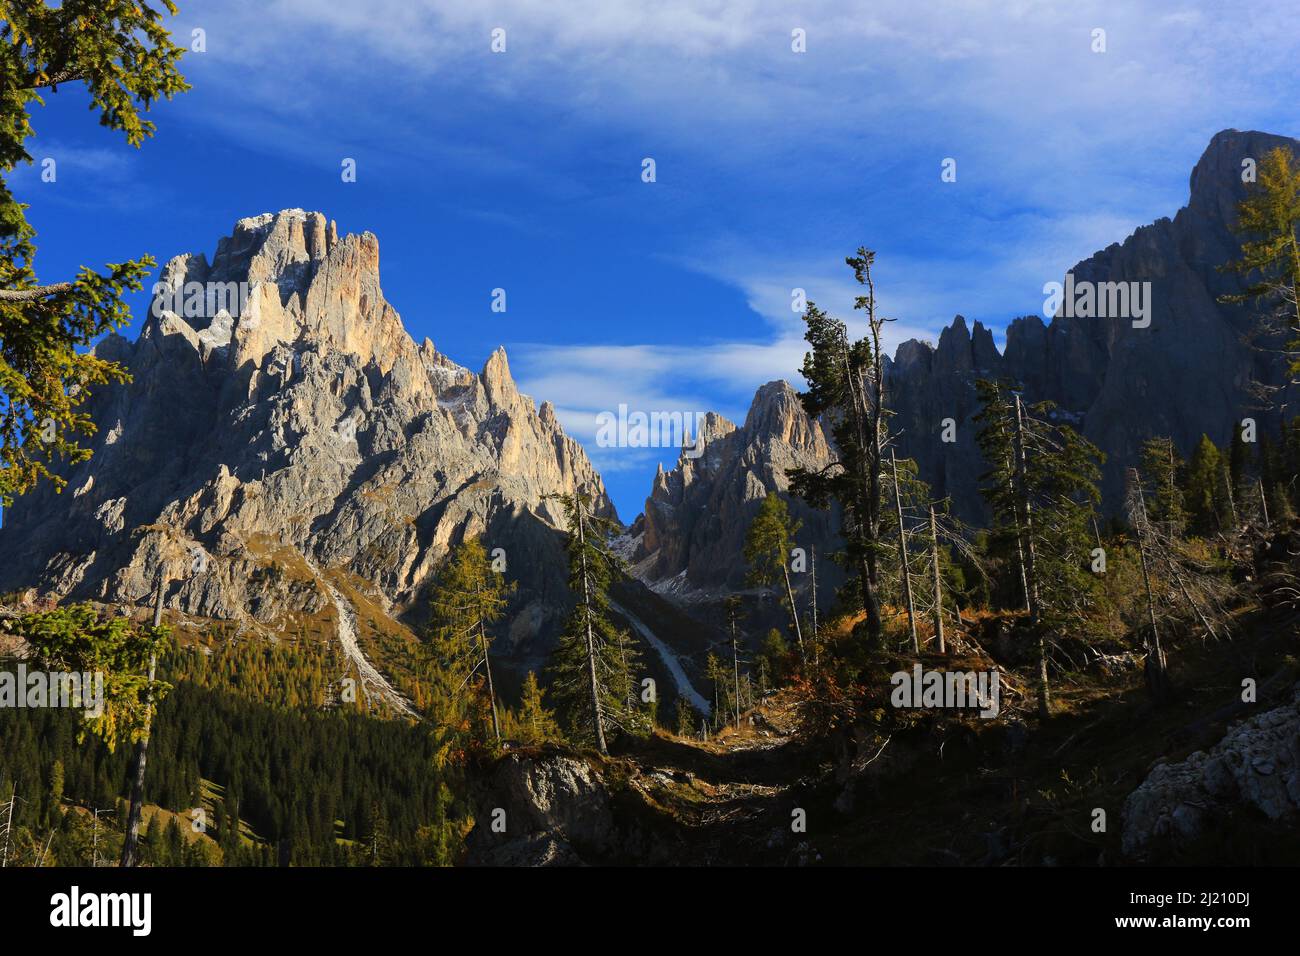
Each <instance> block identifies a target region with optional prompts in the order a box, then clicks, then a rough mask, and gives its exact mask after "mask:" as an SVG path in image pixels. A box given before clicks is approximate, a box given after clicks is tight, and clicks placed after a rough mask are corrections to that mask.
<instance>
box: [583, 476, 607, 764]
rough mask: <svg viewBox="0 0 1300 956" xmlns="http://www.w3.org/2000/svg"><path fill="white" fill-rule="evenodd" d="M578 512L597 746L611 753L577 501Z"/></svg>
mask: <svg viewBox="0 0 1300 956" xmlns="http://www.w3.org/2000/svg"><path fill="white" fill-rule="evenodd" d="M575 503H576V505H577V508H576V509H575V510H576V511H577V513H578V552H579V554H581V555H582V605H583V609H584V611H585V614H584V617H585V618H586V621H587V670H588V673H589V674H590V676H591V718H592V724H593V725H594V729H595V732H596V747H597V749H599V750H600V752H601V753H603V754H608V753H609V748H608V747H607V746H606V745H605V718H604V714H602V713H601V709H600V681H599V680H598V679H597V677H596V634H595V631H594V630H593V629H592V626H591V587H590V584H589V583H588V581H587V531H586V526H585V524H584V522H583V517H584V514H583V505H582V502H581V501H576V502H575Z"/></svg>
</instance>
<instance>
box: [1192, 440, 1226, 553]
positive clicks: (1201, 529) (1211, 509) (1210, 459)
mask: <svg viewBox="0 0 1300 956" xmlns="http://www.w3.org/2000/svg"><path fill="white" fill-rule="evenodd" d="M1224 467H1225V466H1224V461H1223V455H1222V454H1221V453H1220V451H1219V448H1218V446H1217V445H1215V444H1214V442H1212V441H1210V438H1209V436H1208V435H1202V436H1201V440H1200V441H1199V442H1197V444H1196V450H1195V451H1194V452H1193V453H1192V459H1191V461H1190V462H1189V463H1188V465H1187V492H1186V498H1187V509H1188V511H1189V513H1190V518H1191V521H1190V525H1191V530H1192V531H1193V533H1195V534H1199V535H1204V536H1209V535H1213V534H1215V533H1216V532H1219V531H1224V530H1227V529H1228V527H1229V517H1228V510H1229V509H1228V502H1227V500H1226V497H1225V491H1226V490H1227V482H1226V481H1225V480H1224Z"/></svg>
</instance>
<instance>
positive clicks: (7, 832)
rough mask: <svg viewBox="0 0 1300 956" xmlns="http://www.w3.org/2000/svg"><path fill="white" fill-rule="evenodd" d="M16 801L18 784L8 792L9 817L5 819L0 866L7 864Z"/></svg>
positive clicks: (12, 833)
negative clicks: (3, 845)
mask: <svg viewBox="0 0 1300 956" xmlns="http://www.w3.org/2000/svg"><path fill="white" fill-rule="evenodd" d="M17 802H18V784H16V783H15V784H14V785H13V791H12V792H11V793H10V794H9V812H8V816H9V819H8V820H6V821H5V848H4V854H3V855H0V867H7V866H8V865H9V841H10V840H12V839H13V835H14V804H15V803H17Z"/></svg>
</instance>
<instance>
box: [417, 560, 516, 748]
mask: <svg viewBox="0 0 1300 956" xmlns="http://www.w3.org/2000/svg"><path fill="white" fill-rule="evenodd" d="M513 591H514V585H513V584H510V585H507V584H506V581H505V577H504V576H503V575H502V574H501V572H499V571H497V570H495V569H494V568H493V566H492V562H491V560H490V559H489V558H488V554H487V550H486V549H485V548H484V546H483V543H482V541H480V540H479V539H478V538H470V539H468V540H467V541H465V542H464V543H463V544H461V546H460V547H458V548H457V549H456V550H455V551H453V552H452V554H451V555H450V557H448V559H447V561H446V563H445V564H444V565H443V567H442V568H441V570H440V571H439V573H438V577H437V580H436V581H435V583H434V587H433V592H432V595H431V597H430V605H431V608H432V611H433V640H434V649H435V654H436V657H437V662H436V666H435V673H434V681H435V684H436V685H438V687H437V690H436V691H435V693H436V694H440V695H442V696H443V697H444V698H445V697H446V695H447V694H448V693H450V694H451V695H453V698H454V699H453V700H446V699H444V700H443V701H441V702H440V704H439V706H440V707H442V708H444V709H445V715H446V716H447V717H449V718H450V719H451V722H452V724H453V725H454V724H457V723H462V722H463V718H461V717H459V716H458V715H459V714H460V713H461V710H460V708H459V706H458V705H457V703H456V702H455V699H464V698H465V697H466V696H472V695H474V694H486V698H487V708H488V710H489V711H490V714H491V723H492V734H493V738H494V739H495V741H496V742H497V743H498V744H500V742H501V722H500V718H499V715H498V713H497V696H496V685H495V683H494V681H493V678H492V659H491V646H492V638H491V636H490V634H489V629H490V628H491V626H492V625H493V624H495V623H496V622H497V621H499V620H500V619H501V617H502V615H503V614H504V613H505V608H506V604H507V603H508V601H509V599H510V595H511V594H512V593H513ZM480 675H481V676H480ZM453 684H454V686H453Z"/></svg>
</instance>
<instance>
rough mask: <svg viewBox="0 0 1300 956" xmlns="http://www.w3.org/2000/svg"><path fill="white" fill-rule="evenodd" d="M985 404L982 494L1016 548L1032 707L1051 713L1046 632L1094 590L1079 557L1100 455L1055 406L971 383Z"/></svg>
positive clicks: (1071, 619)
mask: <svg viewBox="0 0 1300 956" xmlns="http://www.w3.org/2000/svg"><path fill="white" fill-rule="evenodd" d="M977 388H978V391H979V394H980V396H981V398H982V399H983V400H984V408H983V410H982V412H981V413H980V415H979V416H978V420H979V421H980V422H981V424H982V427H981V430H980V433H979V436H978V442H979V445H980V450H981V451H982V452H983V455H984V460H985V461H986V462H988V463H989V464H990V470H989V471H988V472H987V473H986V475H985V476H984V481H985V484H984V487H983V491H984V494H985V497H986V500H987V501H988V502H989V505H990V507H991V508H992V510H993V515H994V522H995V527H997V528H998V529H999V530H1000V531H1002V532H1003V533H1004V535H1005V537H1006V539H1007V540H1009V541H1014V542H1016V545H1017V548H1018V550H1019V554H1018V557H1020V558H1021V560H1020V562H1019V563H1020V573H1021V575H1022V577H1023V587H1024V591H1025V600H1026V604H1027V607H1028V611H1029V624H1030V627H1031V628H1032V629H1033V631H1034V632H1035V635H1036V637H1037V639H1038V651H1039V653H1038V664H1039V675H1038V685H1039V686H1038V710H1039V713H1040V715H1042V716H1044V717H1046V716H1048V715H1049V714H1050V712H1051V695H1050V690H1049V685H1048V673H1047V647H1048V644H1049V642H1050V635H1052V634H1054V633H1059V632H1061V631H1063V630H1067V629H1069V628H1072V627H1076V626H1078V625H1079V624H1080V623H1081V622H1082V620H1083V619H1084V617H1085V615H1086V613H1087V609H1088V607H1089V605H1090V604H1091V602H1092V595H1093V593H1094V591H1095V589H1096V583H1095V580H1094V578H1093V576H1092V575H1091V574H1090V573H1089V572H1088V570H1087V568H1088V565H1087V562H1086V560H1085V559H1086V557H1087V556H1088V555H1089V554H1090V553H1091V550H1092V541H1093V538H1092V534H1093V532H1092V521H1093V518H1094V516H1095V513H1096V506H1097V504H1098V503H1099V502H1100V500H1101V493H1100V491H1099V490H1098V488H1097V483H1098V482H1099V481H1100V478H1101V468H1100V465H1101V462H1102V461H1103V456H1102V454H1101V452H1100V451H1098V449H1097V448H1096V447H1095V446H1094V445H1092V444H1091V443H1090V442H1088V441H1087V440H1086V439H1084V438H1083V437H1082V436H1080V435H1079V434H1078V433H1077V432H1075V431H1074V429H1072V428H1070V427H1069V426H1066V425H1054V424H1051V422H1050V416H1051V413H1052V410H1053V408H1054V406H1053V405H1052V403H1050V402H1040V403H1038V404H1036V405H1034V406H1032V407H1030V408H1026V407H1025V405H1024V403H1023V402H1022V401H1021V398H1020V396H1019V395H1018V394H1016V393H1015V392H1014V391H1012V390H1011V388H1010V387H1009V386H1007V385H1006V384H1005V383H1001V384H999V383H994V382H989V381H984V380H981V381H980V382H979V383H977Z"/></svg>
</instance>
